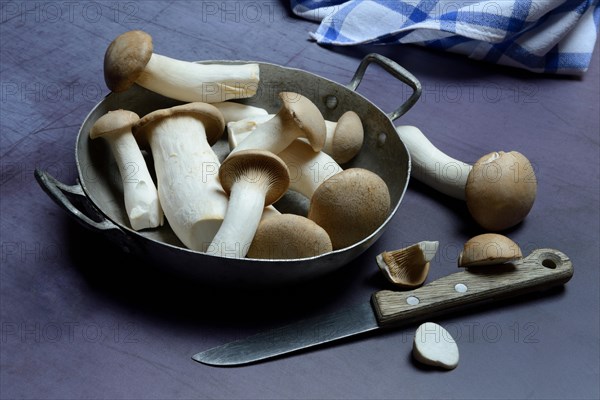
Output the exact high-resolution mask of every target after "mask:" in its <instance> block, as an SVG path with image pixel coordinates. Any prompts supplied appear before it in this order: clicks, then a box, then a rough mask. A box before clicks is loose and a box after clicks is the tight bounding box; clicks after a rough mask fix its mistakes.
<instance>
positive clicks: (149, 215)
mask: <svg viewBox="0 0 600 400" xmlns="http://www.w3.org/2000/svg"><path fill="white" fill-rule="evenodd" d="M139 119H140V117H139V116H138V115H137V114H136V113H134V112H132V111H128V110H116V111H109V112H108V113H106V114H104V115H103V116H102V117H100V118H99V119H98V120H97V121H96V122H95V123H94V125H93V126H92V129H91V130H90V138H91V139H96V138H98V137H100V136H101V137H103V138H104V139H105V140H106V141H107V142H108V144H109V146H110V148H111V151H112V154H113V156H114V158H115V161H116V163H117V167H118V168H119V173H120V174H121V179H122V182H123V200H124V202H125V210H126V211H127V217H128V218H129V223H130V224H131V227H132V228H133V229H135V230H141V229H145V228H155V227H157V226H159V225H162V223H163V213H162V209H161V207H160V202H159V200H158V193H157V191H156V186H154V182H153V181H152V177H151V176H150V172H149V171H148V167H147V165H146V161H145V160H144V156H142V152H141V150H140V148H139V147H138V144H137V142H136V141H135V138H134V137H133V134H132V132H131V129H132V125H133V124H134V123H136V122H137V121H139Z"/></svg>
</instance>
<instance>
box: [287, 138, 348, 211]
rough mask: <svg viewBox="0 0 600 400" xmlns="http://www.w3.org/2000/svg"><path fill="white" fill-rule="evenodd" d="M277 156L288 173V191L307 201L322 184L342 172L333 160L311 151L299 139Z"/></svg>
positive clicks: (306, 144)
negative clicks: (304, 197) (302, 196)
mask: <svg viewBox="0 0 600 400" xmlns="http://www.w3.org/2000/svg"><path fill="white" fill-rule="evenodd" d="M278 156H279V157H280V158H281V159H282V160H283V161H284V162H285V164H286V165H287V167H288V169H289V171H290V189H292V190H294V191H296V192H298V193H300V194H302V195H304V196H306V197H307V198H309V199H310V198H311V197H312V195H313V193H314V192H315V190H317V188H318V187H319V186H320V185H321V184H322V183H323V182H325V181H326V180H327V179H329V178H331V177H332V176H334V175H336V174H339V173H340V172H342V167H340V166H339V165H338V163H336V162H335V160H334V159H333V158H331V157H330V156H329V155H327V154H326V153H324V152H322V151H319V152H315V151H313V149H312V148H311V147H310V145H309V144H308V143H306V142H304V141H302V140H300V139H296V140H294V141H293V142H292V144H290V145H289V146H288V147H286V148H285V149H284V150H283V151H282V152H280V153H279V154H278Z"/></svg>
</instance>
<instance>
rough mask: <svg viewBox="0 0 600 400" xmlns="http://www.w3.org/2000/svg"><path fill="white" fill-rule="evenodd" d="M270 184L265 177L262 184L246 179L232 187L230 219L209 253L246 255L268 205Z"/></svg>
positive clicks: (228, 217)
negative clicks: (266, 200) (266, 203)
mask: <svg viewBox="0 0 600 400" xmlns="http://www.w3.org/2000/svg"><path fill="white" fill-rule="evenodd" d="M266 183H267V182H266V180H264V179H262V180H261V182H260V183H259V184H255V183H254V182H248V181H247V180H245V179H242V180H240V181H238V182H236V183H235V184H234V185H233V186H232V187H231V194H230V195H229V204H228V206H227V211H226V213H225V217H226V218H225V219H224V220H223V224H222V225H221V228H220V229H219V231H218V232H217V234H216V235H215V237H214V239H213V240H212V243H211V244H210V245H209V246H208V250H207V253H208V254H213V255H219V256H222V257H232V258H242V257H245V256H246V254H247V253H248V249H249V248H250V245H251V244H252V239H253V238H254V234H255V233H256V229H257V228H258V224H259V223H260V220H261V216H262V214H263V209H264V208H265V196H266V193H267V189H268V185H267V184H266Z"/></svg>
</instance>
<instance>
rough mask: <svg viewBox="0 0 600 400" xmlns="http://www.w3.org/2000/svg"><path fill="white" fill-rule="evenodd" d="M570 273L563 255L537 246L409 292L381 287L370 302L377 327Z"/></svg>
mask: <svg viewBox="0 0 600 400" xmlns="http://www.w3.org/2000/svg"><path fill="white" fill-rule="evenodd" d="M571 276H573V265H572V263H571V261H570V260H569V258H568V257H567V256H566V255H565V254H563V253H561V252H560V251H558V250H553V249H538V250H534V251H533V252H532V253H531V254H530V255H529V256H527V257H526V258H524V259H522V260H520V261H519V262H515V264H514V267H513V266H512V265H507V266H505V267H501V268H500V269H498V268H493V269H490V270H485V269H479V270H470V271H469V270H467V271H463V272H458V273H455V274H452V275H449V276H445V277H443V278H440V279H438V280H436V281H434V282H431V283H430V284H428V285H425V286H423V287H420V288H418V289H415V290H411V291H409V292H394V291H391V290H382V291H379V292H376V293H375V294H373V297H372V299H371V302H372V304H373V308H374V310H375V313H376V317H377V321H378V323H379V325H380V326H386V325H394V324H399V323H402V324H405V323H410V322H411V321H416V320H419V319H423V318H428V319H431V318H434V317H436V316H438V315H440V314H442V313H443V312H444V311H447V310H450V309H452V310H454V309H456V308H460V307H463V306H471V305H473V304H477V303H478V302H483V301H490V300H492V301H493V300H497V299H501V298H506V297H512V296H516V295H519V294H522V293H526V292H530V291H535V290H542V289H546V288H549V287H551V286H555V285H558V284H562V283H565V282H567V281H568V280H569V279H571Z"/></svg>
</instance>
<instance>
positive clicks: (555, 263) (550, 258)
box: [539, 252, 562, 269]
mask: <svg viewBox="0 0 600 400" xmlns="http://www.w3.org/2000/svg"><path fill="white" fill-rule="evenodd" d="M539 260H540V263H541V264H542V266H544V267H546V268H549V269H556V268H559V267H561V266H562V260H561V258H560V257H559V256H558V255H556V254H554V253H549V252H545V253H542V254H540V256H539Z"/></svg>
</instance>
